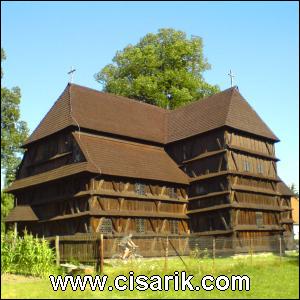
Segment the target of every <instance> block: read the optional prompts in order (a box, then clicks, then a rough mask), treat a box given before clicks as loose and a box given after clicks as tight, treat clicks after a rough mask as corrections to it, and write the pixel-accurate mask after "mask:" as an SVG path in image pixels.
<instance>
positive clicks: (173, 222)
mask: <svg viewBox="0 0 300 300" xmlns="http://www.w3.org/2000/svg"><path fill="white" fill-rule="evenodd" d="M170 232H171V234H178V221H177V220H171V221H170Z"/></svg>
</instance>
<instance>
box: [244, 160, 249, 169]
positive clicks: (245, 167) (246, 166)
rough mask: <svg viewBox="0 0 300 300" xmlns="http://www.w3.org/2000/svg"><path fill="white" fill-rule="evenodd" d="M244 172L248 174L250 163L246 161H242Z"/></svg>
mask: <svg viewBox="0 0 300 300" xmlns="http://www.w3.org/2000/svg"><path fill="white" fill-rule="evenodd" d="M244 171H245V172H250V163H249V161H247V160H244Z"/></svg>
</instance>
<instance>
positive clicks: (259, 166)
mask: <svg viewBox="0 0 300 300" xmlns="http://www.w3.org/2000/svg"><path fill="white" fill-rule="evenodd" d="M257 172H258V173H260V174H263V173H264V168H263V165H262V164H258V166H257Z"/></svg>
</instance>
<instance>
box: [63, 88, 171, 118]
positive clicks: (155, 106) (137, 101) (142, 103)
mask: <svg viewBox="0 0 300 300" xmlns="http://www.w3.org/2000/svg"><path fill="white" fill-rule="evenodd" d="M69 84H70V85H71V86H75V87H79V88H82V89H87V90H90V91H92V92H95V93H99V94H102V95H103V94H104V95H105V94H107V95H111V96H113V97H116V98H119V99H120V100H121V101H125V100H126V101H128V100H129V101H130V102H132V103H138V104H141V105H146V106H148V107H152V108H155V109H158V110H161V111H164V112H166V111H167V110H166V109H164V108H162V107H159V106H157V105H154V104H150V103H146V102H143V101H140V100H138V99H134V98H129V97H126V96H122V95H117V94H114V93H109V92H103V91H99V90H96V89H93V88H90V87H86V86H83V85H80V84H75V83H69Z"/></svg>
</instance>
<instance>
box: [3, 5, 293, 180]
mask: <svg viewBox="0 0 300 300" xmlns="http://www.w3.org/2000/svg"><path fill="white" fill-rule="evenodd" d="M298 10H299V4H298V2H288V1H282V2H75V1H74V2H43V3H42V2H1V25H2V26H1V45H2V47H3V48H4V49H5V51H6V55H7V60H6V62H5V63H4V65H3V68H4V72H5V74H4V75H5V77H4V80H3V83H2V84H3V85H5V86H7V87H12V86H19V87H20V88H21V91H22V103H21V114H22V118H23V119H24V120H25V121H27V123H28V125H29V127H30V130H31V131H32V130H33V129H34V128H35V127H36V126H37V125H38V123H39V121H40V120H41V119H42V117H43V116H44V115H45V114H46V112H47V111H48V110H49V109H50V107H51V106H52V104H53V103H54V101H55V100H56V99H57V97H58V96H59V94H60V93H61V92H62V91H63V89H64V88H65V86H66V84H67V82H68V76H67V72H68V71H69V70H70V67H71V66H74V67H75V68H76V70H77V71H76V74H75V78H74V82H75V83H78V84H81V85H85V86H88V87H91V88H95V89H101V87H100V85H99V84H98V83H97V82H96V81H95V80H94V77H93V75H94V74H95V73H96V72H98V71H99V70H100V69H101V68H103V67H104V66H105V65H106V64H108V63H110V62H111V60H112V58H113V56H114V54H115V53H116V51H117V50H122V49H123V48H124V47H125V46H126V45H128V44H135V43H136V42H138V40H139V39H140V38H141V37H142V36H144V35H145V34H146V33H148V32H156V31H157V30H158V29H159V28H166V27H172V28H175V29H178V30H182V31H185V32H186V33H187V35H188V36H190V35H198V36H201V37H202V38H203V41H204V53H205V55H206V57H207V59H208V61H209V63H210V64H211V65H212V69H211V70H210V71H207V72H206V73H205V74H204V77H205V78H206V80H207V81H208V82H209V83H212V84H218V85H219V86H220V87H221V89H226V88H228V87H229V86H230V81H229V78H228V76H227V73H228V71H229V69H232V70H233V72H234V73H235V75H236V81H235V83H236V84H237V85H238V87H239V90H240V92H241V93H242V95H243V96H244V97H245V98H246V99H247V100H248V102H249V103H250V104H251V106H252V107H253V108H254V109H255V110H256V111H257V113H258V114H259V115H260V116H261V117H262V118H263V120H264V121H265V122H266V123H267V124H268V125H269V127H270V128H271V129H272V130H273V131H274V132H275V134H276V135H277V136H278V137H279V138H280V140H281V142H279V143H278V144H277V145H276V155H277V156H278V157H279V158H280V159H281V161H280V162H279V163H278V172H279V175H280V176H281V177H282V178H283V179H284V180H285V181H286V183H287V184H291V183H292V182H294V183H296V184H297V185H298V182H299V85H298V81H299V38H298V36H299V30H298V28H299V13H298Z"/></svg>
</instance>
